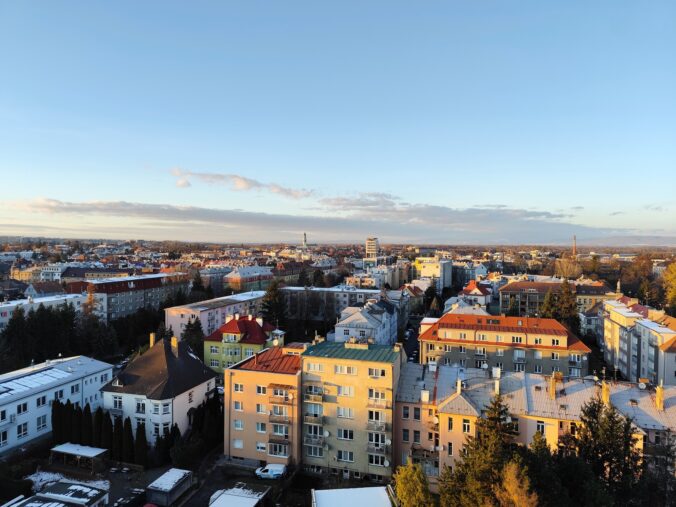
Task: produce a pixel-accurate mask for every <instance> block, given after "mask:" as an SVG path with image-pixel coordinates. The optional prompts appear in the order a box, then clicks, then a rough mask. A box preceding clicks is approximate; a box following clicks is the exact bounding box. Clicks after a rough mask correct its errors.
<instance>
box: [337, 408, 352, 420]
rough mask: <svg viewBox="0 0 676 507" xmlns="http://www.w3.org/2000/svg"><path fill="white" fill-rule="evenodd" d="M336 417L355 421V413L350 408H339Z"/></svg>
mask: <svg viewBox="0 0 676 507" xmlns="http://www.w3.org/2000/svg"><path fill="white" fill-rule="evenodd" d="M336 417H342V418H345V419H353V418H354V411H353V409H352V408H350V407H338V409H337V411H336Z"/></svg>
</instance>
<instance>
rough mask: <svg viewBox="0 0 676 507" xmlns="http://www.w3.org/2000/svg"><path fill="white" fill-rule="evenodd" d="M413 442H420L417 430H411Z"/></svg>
mask: <svg viewBox="0 0 676 507" xmlns="http://www.w3.org/2000/svg"><path fill="white" fill-rule="evenodd" d="M413 442H414V443H416V444H419V443H420V432H419V431H418V430H413Z"/></svg>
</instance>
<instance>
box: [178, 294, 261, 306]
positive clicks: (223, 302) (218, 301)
mask: <svg viewBox="0 0 676 507" xmlns="http://www.w3.org/2000/svg"><path fill="white" fill-rule="evenodd" d="M263 296H265V291H264V290H253V291H249V292H242V293H240V294H231V295H229V296H222V297H219V298H214V299H205V300H204V301H197V302H195V303H189V304H187V305H178V306H172V307H170V308H167V310H174V309H177V308H184V309H188V310H213V309H214V308H221V307H223V306H228V305H231V304H236V303H241V302H243V301H251V300H253V299H259V298H262V297H263Z"/></svg>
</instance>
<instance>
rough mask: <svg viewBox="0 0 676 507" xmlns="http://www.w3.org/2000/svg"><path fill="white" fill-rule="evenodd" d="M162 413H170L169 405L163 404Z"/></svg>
mask: <svg viewBox="0 0 676 507" xmlns="http://www.w3.org/2000/svg"><path fill="white" fill-rule="evenodd" d="M162 413H163V414H168V413H169V403H162Z"/></svg>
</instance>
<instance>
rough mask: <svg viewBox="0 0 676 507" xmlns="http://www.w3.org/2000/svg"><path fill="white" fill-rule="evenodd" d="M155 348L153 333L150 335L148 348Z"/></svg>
mask: <svg viewBox="0 0 676 507" xmlns="http://www.w3.org/2000/svg"><path fill="white" fill-rule="evenodd" d="M154 346H155V333H150V348H151V349H152V348H153V347H154Z"/></svg>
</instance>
